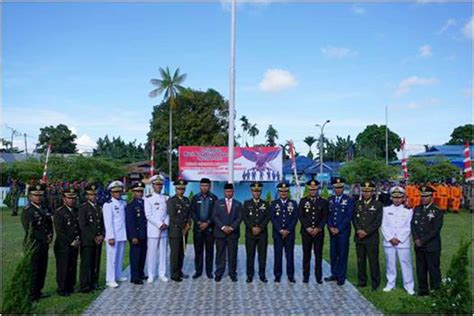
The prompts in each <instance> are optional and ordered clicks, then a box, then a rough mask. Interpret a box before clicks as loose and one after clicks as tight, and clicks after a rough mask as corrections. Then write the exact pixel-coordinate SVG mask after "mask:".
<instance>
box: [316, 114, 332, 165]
mask: <svg viewBox="0 0 474 316" xmlns="http://www.w3.org/2000/svg"><path fill="white" fill-rule="evenodd" d="M329 122H331V121H330V120H327V121H326V122H324V124H323V125H322V126H321V125H319V124H316V127H319V128H320V129H321V133H320V134H319V173H320V174H322V173H323V162H324V160H323V142H324V127H325V126H326V124H328V123H329Z"/></svg>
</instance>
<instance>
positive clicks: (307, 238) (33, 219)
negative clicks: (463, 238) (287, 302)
mask: <svg viewBox="0 0 474 316" xmlns="http://www.w3.org/2000/svg"><path fill="white" fill-rule="evenodd" d="M150 182H151V183H152V188H153V191H152V193H151V194H149V195H147V196H146V197H145V198H143V194H144V187H145V186H144V184H143V183H142V182H138V183H136V184H135V185H134V186H133V187H132V192H133V199H132V200H131V202H130V203H128V204H127V203H126V202H125V201H123V200H122V199H121V196H122V194H123V190H124V186H123V183H122V182H120V181H113V182H111V183H110V184H109V186H108V190H109V191H110V195H111V198H110V200H109V201H107V202H106V203H105V204H104V205H103V207H102V209H101V208H100V207H99V206H98V204H97V203H96V194H97V188H96V187H95V185H89V186H87V188H86V189H85V191H86V201H85V202H84V203H82V204H81V205H80V207H79V208H78V209H77V208H76V206H75V205H76V204H75V199H76V197H77V191H76V189H75V188H74V187H71V188H69V189H66V190H64V191H63V193H62V194H63V206H61V207H59V208H58V209H56V210H55V211H54V214H51V213H50V212H49V211H47V210H45V209H44V208H42V207H41V199H42V195H43V193H44V187H43V185H41V184H37V185H33V186H32V188H31V190H30V191H29V201H30V203H29V204H28V205H27V207H25V209H24V211H23V214H22V222H23V226H24V228H25V231H26V233H27V234H26V238H25V241H27V240H28V241H31V242H32V245H33V246H34V247H33V260H32V264H33V275H32V278H33V280H32V281H33V282H32V288H31V293H30V295H31V298H32V299H33V300H38V299H40V298H42V297H44V296H45V295H44V294H43V293H42V292H41V290H42V288H43V285H44V279H45V275H46V267H47V258H48V247H49V244H50V243H51V242H52V240H53V221H54V228H55V231H56V239H55V244H54V252H55V256H56V267H57V277H56V279H57V285H58V293H59V295H62V296H68V295H70V294H71V293H73V292H74V286H75V282H76V271H77V260H78V255H79V253H80V255H81V261H80V291H81V292H90V291H93V290H95V289H97V288H98V277H99V267H100V257H101V249H102V243H104V242H105V244H106V258H107V263H106V267H107V269H106V284H107V286H109V287H112V288H115V287H118V286H119V284H118V282H124V281H126V280H127V278H125V277H123V276H122V268H123V267H122V263H123V257H124V252H125V245H126V242H127V241H128V242H129V244H130V268H131V280H130V281H131V282H132V283H135V284H143V282H144V281H145V280H146V282H147V283H153V282H154V280H155V277H158V279H159V280H161V281H163V282H167V281H168V278H167V277H166V270H167V267H166V265H167V260H168V259H167V258H168V253H167V252H168V244H169V248H170V277H171V279H172V280H173V281H176V282H181V281H182V280H183V279H186V278H188V277H189V276H188V275H186V274H185V273H184V272H183V261H184V255H185V250H186V244H187V238H188V232H189V231H190V230H191V227H192V222H194V226H193V241H194V251H195V262H194V265H195V273H194V275H193V279H197V278H199V277H201V276H202V274H203V271H204V270H205V273H206V275H207V277H208V278H209V279H214V280H215V281H216V282H219V281H221V280H222V277H223V275H224V272H225V270H226V264H228V266H229V268H228V272H229V276H230V279H231V280H232V281H233V282H237V253H238V251H237V250H238V241H239V237H240V224H241V222H242V221H243V222H244V224H245V247H246V254H247V256H246V274H247V279H246V281H247V282H248V283H250V282H252V281H253V278H254V274H255V271H254V270H255V269H254V262H255V257H256V256H257V255H258V276H259V279H260V281H261V282H264V283H266V282H268V280H267V278H266V273H265V271H266V261H267V260H266V258H267V246H268V223H269V222H271V223H272V235H273V246H274V260H275V262H274V271H273V274H274V281H275V282H277V283H278V282H281V277H282V275H283V253H284V256H285V259H286V276H287V278H288V280H289V282H290V283H295V282H296V281H295V275H294V274H295V268H294V246H295V238H296V225H297V222H298V221H300V222H301V231H300V233H301V237H302V246H303V282H304V283H308V282H309V278H310V262H311V256H312V253H313V252H314V257H315V265H314V267H315V271H314V272H315V278H316V282H317V283H318V284H322V283H323V275H322V253H323V245H324V236H325V226H327V228H328V232H329V238H330V264H331V275H330V276H328V277H326V278H325V279H324V280H325V281H328V282H329V281H335V282H337V284H338V285H343V284H344V283H345V280H346V272H347V262H348V254H349V241H350V236H351V224H352V226H353V227H354V230H355V233H354V241H355V248H356V255H357V267H358V286H360V287H365V286H367V272H366V265H367V261H368V263H369V270H370V278H371V286H372V289H373V290H376V289H377V288H378V287H379V285H380V282H381V277H380V267H379V229H380V230H381V232H382V236H383V246H384V250H385V255H386V259H387V260H386V262H387V272H386V273H387V285H386V287H385V288H384V291H386V292H388V291H390V290H392V289H393V288H394V287H395V280H396V271H397V269H396V258H397V256H398V258H399V261H400V264H401V268H402V274H403V281H404V288H405V290H406V291H407V292H408V293H409V294H411V295H413V294H414V281H413V272H412V263H411V241H410V236H411V237H412V239H413V242H414V249H415V253H416V273H417V276H418V294H419V295H427V294H428V293H429V290H430V289H436V288H438V287H439V286H440V281H441V274H440V253H441V239H440V230H441V226H442V223H443V214H442V212H440V210H439V209H438V207H437V206H435V205H434V204H433V200H432V199H433V197H432V195H433V191H434V190H433V189H432V188H431V187H428V186H424V187H421V188H420V191H421V196H422V203H421V205H420V206H417V207H416V208H415V209H414V210H412V209H409V208H407V207H406V206H405V205H406V203H405V191H404V189H403V188H402V187H398V186H397V187H394V188H392V189H391V190H390V195H391V199H392V202H393V204H392V205H390V206H387V207H384V206H383V204H382V203H381V202H380V201H378V200H377V199H376V198H375V196H374V190H375V185H374V184H373V183H372V182H366V183H364V185H363V186H362V197H361V198H360V199H358V200H354V199H352V198H350V197H349V196H348V195H346V194H345V193H344V187H345V184H344V180H343V179H341V178H336V179H335V180H334V181H333V183H332V184H333V187H334V195H333V196H331V197H330V198H329V199H324V198H322V197H320V196H319V182H318V181H316V180H314V179H312V180H310V181H308V182H307V184H306V185H307V187H308V192H309V194H308V195H307V196H306V197H304V198H302V199H301V201H300V202H299V203H297V202H296V201H295V200H292V199H290V198H289V187H290V185H289V184H288V183H287V182H280V183H279V184H278V185H277V188H278V195H279V196H278V198H277V199H275V200H273V201H272V202H271V203H268V202H267V201H265V200H264V199H262V198H261V194H262V188H263V185H262V183H260V182H252V183H251V185H250V188H251V194H252V198H251V199H249V200H246V201H245V202H244V203H243V204H242V203H241V202H239V201H238V200H236V199H234V188H233V185H232V184H231V183H227V184H226V185H225V186H224V198H222V199H219V198H218V197H217V196H216V195H214V194H213V193H211V191H210V184H211V182H210V180H209V179H207V178H203V179H201V181H200V192H199V193H198V194H196V195H195V196H193V198H192V199H191V200H189V198H187V197H186V196H184V193H185V189H186V185H187V183H186V181H184V180H177V181H175V183H174V185H175V189H176V195H174V196H173V197H171V198H168V197H167V196H166V195H164V194H162V193H161V191H162V189H163V184H164V179H163V178H162V177H161V176H160V175H155V176H153V177H151V178H150ZM52 219H53V221H52ZM214 245H215V249H216V260H215V264H216V269H215V271H214V274H213V263H214ZM204 258H205V260H204Z"/></svg>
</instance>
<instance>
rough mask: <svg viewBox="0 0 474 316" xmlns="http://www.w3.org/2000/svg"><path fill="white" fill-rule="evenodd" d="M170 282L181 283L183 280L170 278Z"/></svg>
mask: <svg viewBox="0 0 474 316" xmlns="http://www.w3.org/2000/svg"><path fill="white" fill-rule="evenodd" d="M171 280H173V281H175V282H183V279H181V278H171Z"/></svg>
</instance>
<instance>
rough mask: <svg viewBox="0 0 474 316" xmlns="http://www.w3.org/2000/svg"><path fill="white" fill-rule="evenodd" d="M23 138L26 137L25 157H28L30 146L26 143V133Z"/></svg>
mask: <svg viewBox="0 0 474 316" xmlns="http://www.w3.org/2000/svg"><path fill="white" fill-rule="evenodd" d="M23 136H24V137H25V155H26V156H28V145H27V142H26V133H23Z"/></svg>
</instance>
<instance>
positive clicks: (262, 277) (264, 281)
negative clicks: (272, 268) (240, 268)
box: [260, 276, 268, 283]
mask: <svg viewBox="0 0 474 316" xmlns="http://www.w3.org/2000/svg"><path fill="white" fill-rule="evenodd" d="M260 281H262V282H263V283H268V280H267V278H266V277H264V276H261V277H260Z"/></svg>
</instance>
